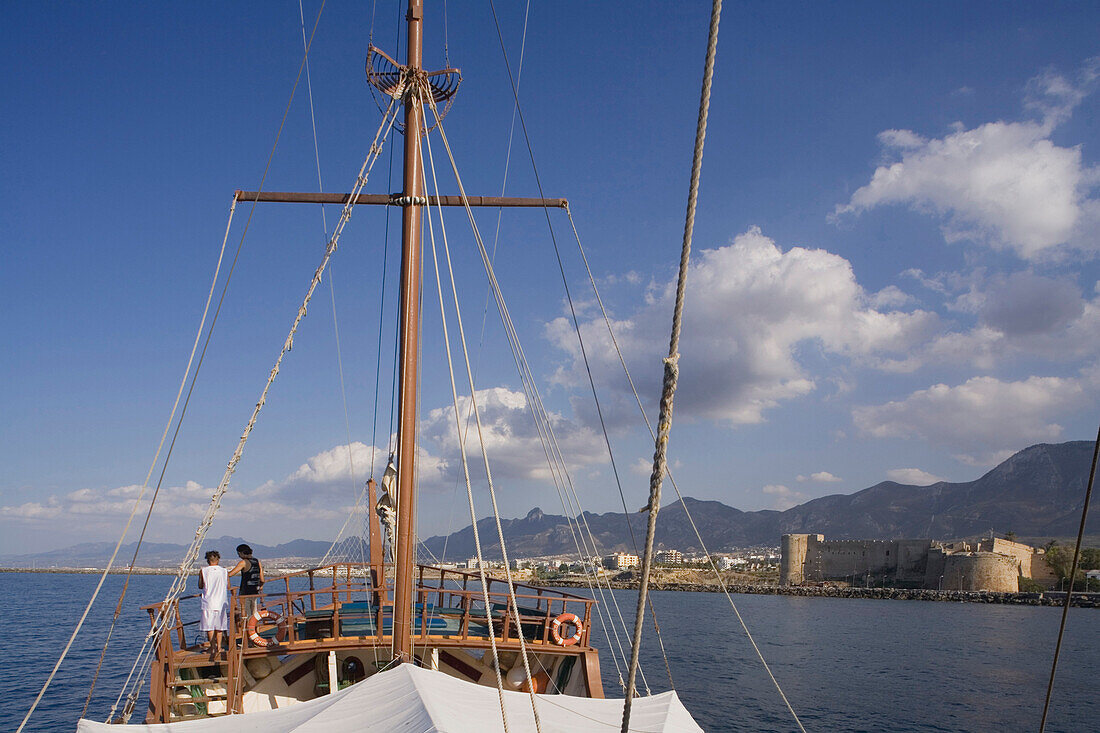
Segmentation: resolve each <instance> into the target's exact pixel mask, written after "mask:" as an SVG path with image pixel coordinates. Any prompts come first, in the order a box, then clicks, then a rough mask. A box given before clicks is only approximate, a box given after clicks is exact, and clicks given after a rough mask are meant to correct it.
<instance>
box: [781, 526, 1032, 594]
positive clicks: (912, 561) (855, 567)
mask: <svg viewBox="0 0 1100 733" xmlns="http://www.w3.org/2000/svg"><path fill="white" fill-rule="evenodd" d="M1042 554H1043V551H1042V550H1041V549H1036V548H1033V547H1031V546H1030V545H1025V544H1022V543H1019V542H1011V541H1009V540H1006V539H1001V538H998V537H994V538H988V539H982V540H975V541H959V542H951V543H943V542H936V541H934V540H928V539H920V540H830V541H826V540H825V535H821V534H786V535H783V538H782V543H781V558H780V566H779V583H780V585H801V584H803V583H820V582H825V581H845V582H848V583H850V584H852V585H879V584H881V585H892V586H895V587H904V588H931V589H939V590H992V591H1002V592H1010V593H1015V592H1017V591H1019V589H1020V578H1032V577H1034V575H1036V573H1035V569H1038V567H1037V566H1043V568H1045V565H1046V563H1045V562H1044V561H1043V559H1042ZM1036 555H1038V556H1039V557H1036ZM1033 568H1034V569H1033ZM1040 574H1041V573H1040Z"/></svg>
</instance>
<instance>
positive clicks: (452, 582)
mask: <svg viewBox="0 0 1100 733" xmlns="http://www.w3.org/2000/svg"><path fill="white" fill-rule="evenodd" d="M389 567H390V566H388V565H387V566H386V568H387V569H388V568H389ZM375 574H376V573H375V572H374V571H373V570H372V568H371V566H370V565H368V564H358V563H335V564H332V565H326V566H322V567H316V568H310V569H308V570H303V571H299V572H295V573H290V574H287V575H284V576H280V577H278V578H272V579H270V580H268V581H267V583H266V586H267V587H268V588H270V587H271V586H272V585H276V587H278V586H281V588H279V589H278V590H276V591H275V592H261V593H260V595H259V596H258V597H256V598H257V600H258V601H259V605H260V606H261V607H262V608H264V609H266V610H268V611H271V612H273V613H275V614H277V615H278V616H279V617H280V623H281V624H285V629H286V631H285V633H286V638H285V640H284V641H283V642H282V643H281V644H279V647H278V649H279V651H280V653H287V652H289V651H292V650H293V647H297V646H302V647H308V648H311V649H312V648H318V647H329V646H351V645H355V644H356V643H362V641H363V639H364V638H375V639H381V638H384V637H389V636H390V635H391V629H390V628H389V627H390V625H391V624H392V605H391V603H390V599H391V598H392V582H382V583H378V584H376V583H375V582H373V578H374V577H375ZM381 574H382V575H384V574H385V569H384V570H383V572H382V573H381ZM417 580H418V582H417V585H416V588H415V596H414V604H415V609H414V614H413V618H414V621H415V623H416V627H415V631H414V638H416V639H418V640H420V641H422V642H423V641H426V640H427V639H429V638H432V639H435V640H437V641H439V640H441V637H444V638H445V641H444V643H446V644H455V643H457V644H464V645H474V646H476V645H479V644H481V643H485V644H488V637H489V627H490V625H491V626H492V630H493V634H494V635H495V636H496V638H497V642H498V643H499V644H505V645H507V644H516V645H518V644H519V634H520V633H521V631H520V630H522V633H523V634H524V636H525V639H526V640H527V641H534V642H540V643H542V644H552V643H553V640H552V638H551V627H552V624H553V621H554V619H555V618H557V617H558V616H559V615H561V614H564V613H572V614H574V615H576V616H577V617H578V618H579V619H580V621H581V638H580V640H579V642H578V643H577V645H576V646H577V647H581V648H587V647H589V638H590V634H591V626H592V624H591V622H592V620H593V613H592V611H593V604H594V603H595V601H594V600H592V599H590V598H585V597H583V596H579V595H574V594H571V593H565V592H562V591H555V590H547V589H545V588H539V587H535V586H530V585H526V584H523V583H514V584H513V585H514V587H515V593H516V603H517V605H518V606H519V611H520V615H519V629H517V623H516V617H515V615H514V614H513V612H512V608H511V603H510V598H509V594H508V587H507V581H506V580H502V579H498V578H493V577H487V579H486V581H487V582H486V585H487V590H488V595H489V603H490V608H489V609H488V610H486V608H485V600H484V593H483V591H482V589H481V583H480V580H481V579H480V576H479V575H478V574H476V573H471V572H464V571H461V570H448V569H440V568H435V567H430V566H423V565H421V566H419V568H418V578H417ZM299 585H305V586H306V587H304V588H299V587H293V586H299ZM198 598H199V596H197V595H192V596H184V597H182V598H180V599H179V601H176V602H173V603H172V604H171V606H170V607H169V608H168V609H167V613H168V615H169V625H168V632H169V633H166V634H164V635H163V636H162V639H161V647H162V649H161V651H162V653H163V656H162V657H161V659H164V660H167V659H168V658H170V657H171V656H172V655H171V650H172V649H173V648H175V649H179V650H185V649H188V648H189V647H190V646H193V644H194V642H195V641H198V642H201V641H202V639H201V638H199V637H198V636H197V635H196V637H194V638H193V639H192V644H188V631H187V629H188V627H193V626H197V624H198V620H197V619H198V617H199V614H200V609H199V602H198ZM248 600H250V599H249V598H248V597H240V596H238V595H237V592H236V590H232V591H231V594H230V607H231V608H232V609H233V611H234V612H233V613H230V614H229V615H230V621H229V624H230V626H229V632H228V634H227V636H228V638H229V640H230V643H229V648H230V649H231V650H235V649H237V648H239V649H240V650H241V654H243V655H244V656H255V655H260V654H266V653H269V651H271V649H272V648H271V647H268V646H263V645H258V644H256V643H255V642H253V641H252V639H250V638H249V633H248V630H247V623H248V615H247V613H246V603H247V601H248ZM192 605H193V611H192V610H191V607H192ZM181 607H182V608H183V611H182V612H181ZM160 608H161V604H153V605H149V606H144V607H143V609H144V610H147V611H148V612H149V616H150V620H151V621H154V622H155V619H156V614H157V611H158V610H159V609H160ZM184 618H191V619H194V620H191V621H184ZM196 631H197V630H196ZM272 633H273V631H272V630H270V627H268V629H265V634H266V635H267V636H270V635H271V634H272ZM173 642H174V643H173Z"/></svg>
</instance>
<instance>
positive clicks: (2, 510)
mask: <svg viewBox="0 0 1100 733" xmlns="http://www.w3.org/2000/svg"><path fill="white" fill-rule="evenodd" d="M62 511H63V510H62V507H61V504H60V502H58V500H57V498H56V497H53V496H51V497H50V498H49V499H47V500H46V503H44V504H43V503H42V502H38V501H28V502H26V503H25V504H19V505H16V506H0V517H8V518H10V519H53V518H55V517H57V516H59V515H60V514H61V512H62Z"/></svg>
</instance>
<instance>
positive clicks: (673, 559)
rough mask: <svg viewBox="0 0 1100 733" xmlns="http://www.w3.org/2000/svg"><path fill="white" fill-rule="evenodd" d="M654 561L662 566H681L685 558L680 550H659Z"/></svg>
mask: <svg viewBox="0 0 1100 733" xmlns="http://www.w3.org/2000/svg"><path fill="white" fill-rule="evenodd" d="M653 559H654V560H656V561H657V562H659V563H661V564H662V565H680V564H682V563H683V562H684V556H683V554H681V553H680V551H679V550H659V551H658V552H657V554H655V555H654V556H653Z"/></svg>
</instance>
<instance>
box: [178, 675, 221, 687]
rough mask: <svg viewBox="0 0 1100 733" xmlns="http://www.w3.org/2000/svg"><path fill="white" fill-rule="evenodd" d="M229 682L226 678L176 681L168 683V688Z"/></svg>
mask: <svg viewBox="0 0 1100 733" xmlns="http://www.w3.org/2000/svg"><path fill="white" fill-rule="evenodd" d="M227 682H229V678H228V677H200V678H199V679H197V680H184V679H177V680H173V681H171V682H169V683H168V687H194V686H196V685H199V686H201V685H218V684H223V685H224V684H225V683H227Z"/></svg>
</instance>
